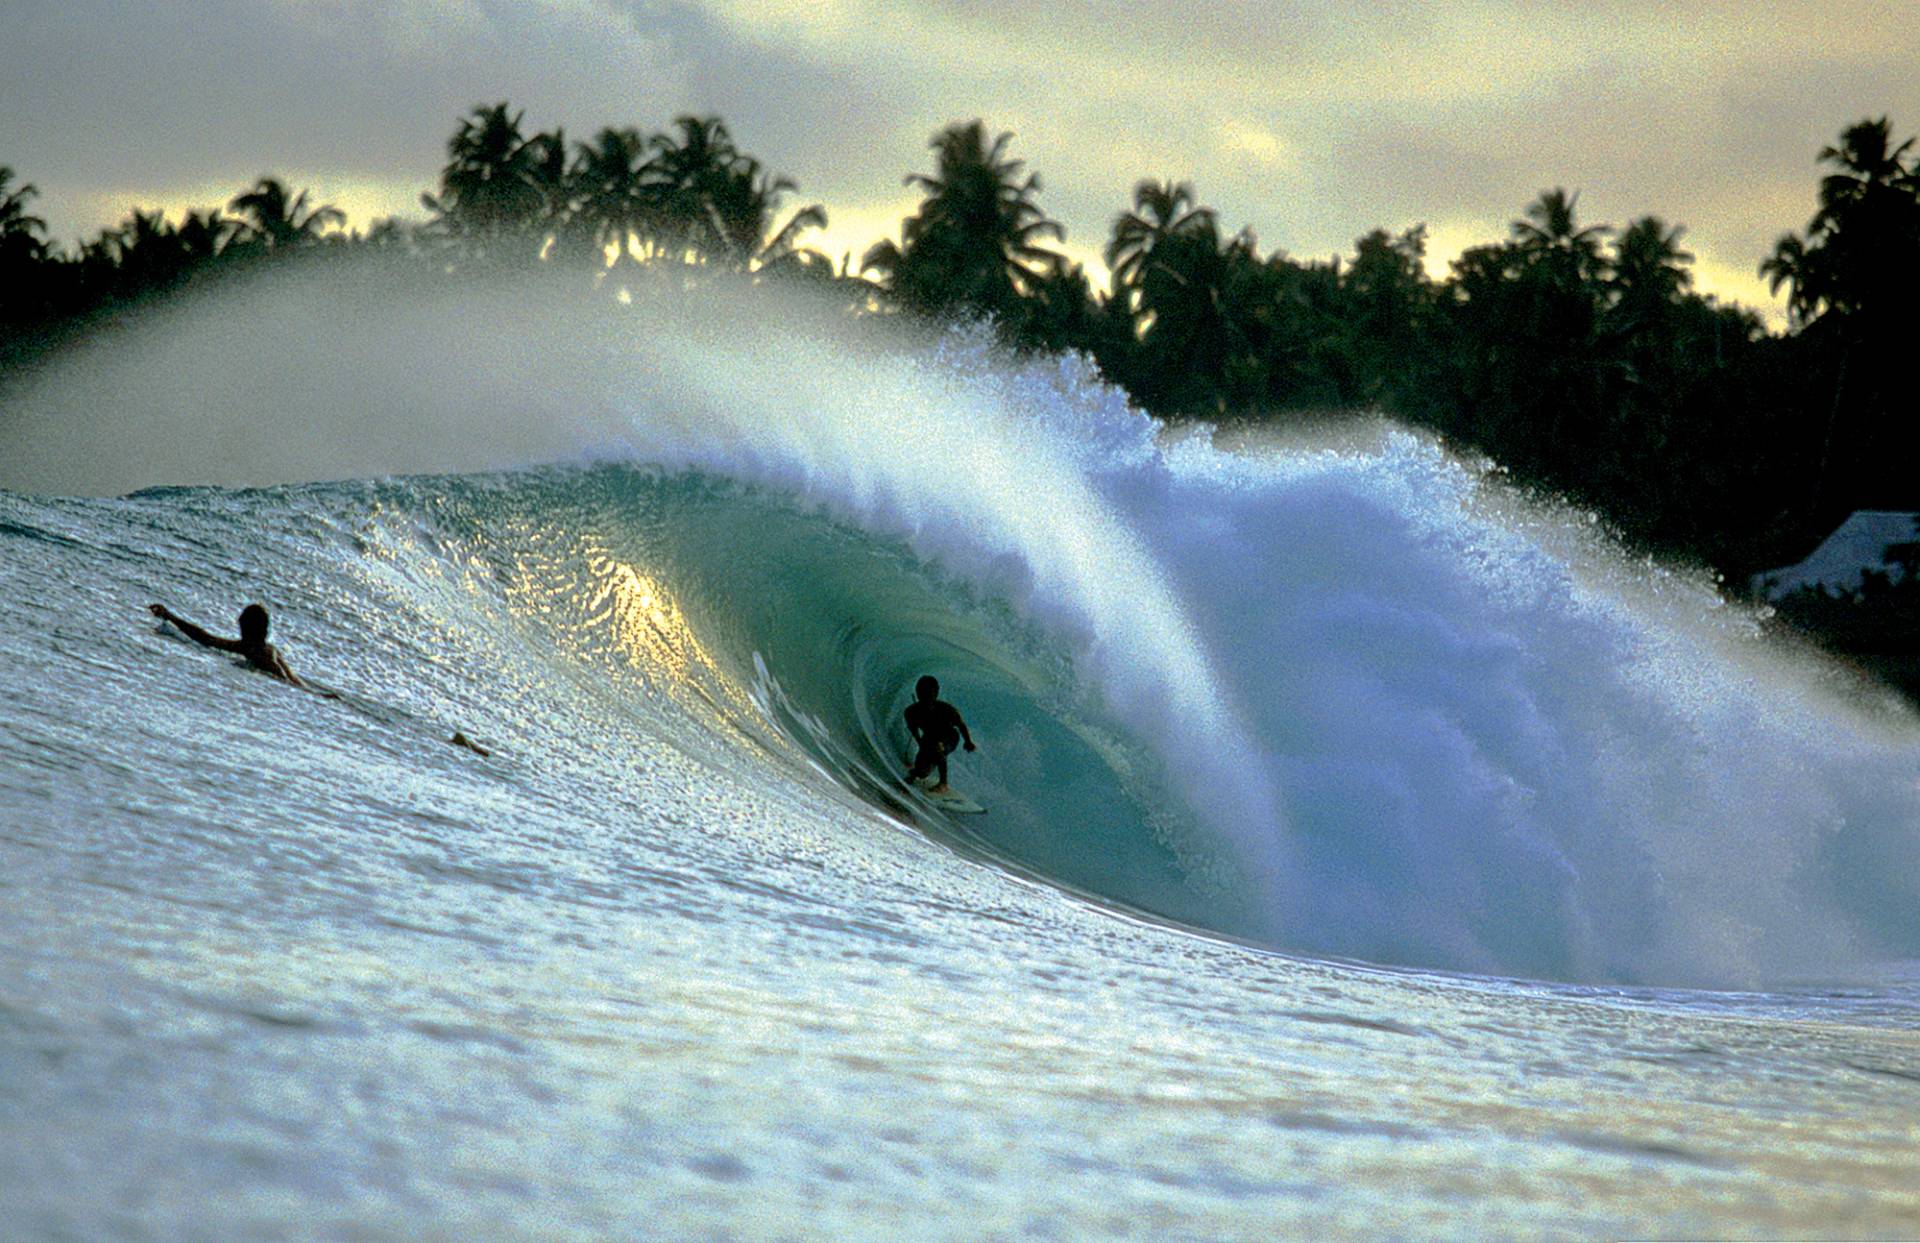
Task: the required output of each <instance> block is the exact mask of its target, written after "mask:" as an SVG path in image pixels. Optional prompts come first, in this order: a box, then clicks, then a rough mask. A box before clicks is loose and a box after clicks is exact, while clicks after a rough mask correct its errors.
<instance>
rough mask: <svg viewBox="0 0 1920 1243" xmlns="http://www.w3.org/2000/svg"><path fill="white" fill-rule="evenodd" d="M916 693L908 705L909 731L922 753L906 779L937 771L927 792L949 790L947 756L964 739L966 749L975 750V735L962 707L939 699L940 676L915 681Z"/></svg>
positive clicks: (909, 770)
mask: <svg viewBox="0 0 1920 1243" xmlns="http://www.w3.org/2000/svg"><path fill="white" fill-rule="evenodd" d="M913 693H914V694H915V695H917V696H918V697H919V698H918V699H917V700H916V701H915V702H913V703H910V704H908V705H907V732H908V733H910V734H912V735H913V740H914V741H915V742H917V743H919V744H920V754H919V755H918V756H917V757H915V759H914V761H913V767H912V768H910V769H908V770H907V780H908V781H921V780H924V779H925V778H926V776H927V774H928V773H930V772H935V771H937V772H938V773H939V779H938V780H937V781H935V782H934V783H933V785H931V786H929V787H928V788H927V793H929V794H945V793H947V792H948V789H949V787H948V785H947V756H948V754H950V753H951V752H952V751H953V746H954V744H955V743H957V742H960V741H962V740H965V743H966V748H967V750H969V751H972V750H974V749H975V748H974V745H973V735H972V734H971V733H969V732H967V723H966V722H965V721H963V720H961V719H960V710H959V709H958V708H956V707H954V706H953V705H952V704H950V703H946V702H945V701H943V700H942V699H941V698H940V681H939V679H938V678H935V677H932V676H930V675H929V676H927V677H924V678H921V679H920V680H919V681H918V682H916V683H914V687H913Z"/></svg>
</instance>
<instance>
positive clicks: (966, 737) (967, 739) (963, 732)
mask: <svg viewBox="0 0 1920 1243" xmlns="http://www.w3.org/2000/svg"><path fill="white" fill-rule="evenodd" d="M953 723H954V724H955V725H958V726H959V727H960V740H961V742H962V743H963V744H964V745H965V746H966V748H967V750H969V751H972V750H975V749H976V748H975V747H974V745H973V735H972V734H971V733H969V732H968V731H967V723H966V721H964V720H962V719H961V716H960V710H959V709H958V708H955V709H954V711H953Z"/></svg>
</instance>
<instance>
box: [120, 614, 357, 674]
mask: <svg viewBox="0 0 1920 1243" xmlns="http://www.w3.org/2000/svg"><path fill="white" fill-rule="evenodd" d="M147 612H149V613H152V614H153V615H154V616H155V617H158V618H159V619H160V620H161V621H164V622H172V623H173V626H174V629H176V630H178V631H179V632H180V633H181V634H183V635H186V636H187V637H188V638H189V639H192V640H193V641H194V642H195V643H198V644H200V645H201V646H202V647H210V648H213V649H215V650H216V651H221V652H232V653H233V654H234V655H236V656H239V657H240V658H241V659H243V660H245V661H246V662H247V668H249V669H258V670H259V671H260V672H261V673H264V674H266V675H268V676H269V677H275V678H279V679H280V680H281V681H282V682H285V683H286V684H287V685H289V686H305V685H306V683H305V682H302V681H301V680H300V679H299V678H297V677H295V676H294V672H293V670H291V669H289V668H287V662H286V660H285V659H284V658H282V657H281V655H280V652H279V650H278V649H277V648H275V647H274V646H273V644H271V643H269V642H267V610H266V609H265V608H263V607H262V606H260V605H258V604H249V605H248V606H247V607H246V608H243V609H241V610H240V637H239V638H237V639H223V638H221V637H220V636H219V635H217V634H209V633H207V632H206V631H205V630H202V629H201V628H200V627H198V626H196V625H194V624H193V623H192V622H190V621H188V620H187V619H186V618H184V617H182V616H180V615H179V614H178V613H176V612H174V611H173V610H172V609H170V608H168V607H167V606H166V605H164V604H149V605H148V606H147ZM321 694H323V695H326V694H331V692H328V691H322V692H321Z"/></svg>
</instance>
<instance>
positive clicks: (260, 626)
mask: <svg viewBox="0 0 1920 1243" xmlns="http://www.w3.org/2000/svg"><path fill="white" fill-rule="evenodd" d="M240 637H241V638H242V639H244V640H245V641H246V642H248V643H265V642H266V641H267V610H266V609H264V608H262V607H261V606H259V605H257V604H249V605H248V606H247V607H246V608H243V609H241V610H240Z"/></svg>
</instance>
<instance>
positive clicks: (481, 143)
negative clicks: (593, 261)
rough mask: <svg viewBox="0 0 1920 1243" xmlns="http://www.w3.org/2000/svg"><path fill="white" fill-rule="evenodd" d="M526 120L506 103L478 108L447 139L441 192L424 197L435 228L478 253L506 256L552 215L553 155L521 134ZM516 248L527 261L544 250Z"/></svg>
mask: <svg viewBox="0 0 1920 1243" xmlns="http://www.w3.org/2000/svg"><path fill="white" fill-rule="evenodd" d="M524 115H525V114H524V113H519V112H512V113H510V112H509V111H508V108H507V105H506V103H504V102H501V103H497V104H495V105H493V106H492V107H490V108H475V109H474V110H473V112H472V113H471V114H470V115H469V116H467V117H466V118H464V119H463V120H462V121H461V122H460V128H459V129H458V130H456V131H455V132H454V135H453V137H452V138H450V139H448V140H447V164H446V167H445V168H443V169H442V170H441V172H440V193H439V194H437V195H434V194H423V195H421V196H420V201H421V203H422V205H424V206H425V207H426V209H427V210H428V211H430V212H432V213H433V214H434V224H435V226H436V227H437V228H438V229H439V230H440V231H441V232H442V233H444V234H446V235H447V236H449V237H451V238H453V239H454V240H455V241H456V243H458V244H459V245H461V246H463V247H465V248H466V249H468V250H470V251H472V252H474V253H477V254H480V255H490V256H492V257H494V258H505V257H507V252H506V251H505V250H502V249H501V248H500V243H501V242H502V241H503V240H504V239H506V238H509V237H520V238H525V237H527V236H528V235H531V234H532V233H534V231H535V228H536V226H537V225H539V224H540V222H541V220H542V218H543V216H544V215H545V213H546V211H547V205H548V195H547V192H546V191H545V190H544V189H543V188H542V180H543V171H544V170H545V169H546V167H547V161H550V159H551V153H550V152H549V151H548V150H547V143H546V142H544V141H543V142H542V143H540V144H538V145H536V144H533V143H530V142H529V141H528V139H527V137H526V136H525V135H524V134H522V133H521V131H520V121H521V118H522V117H523V116H524ZM514 249H516V250H518V251H519V253H521V254H522V255H523V257H525V256H527V255H531V256H537V255H538V251H539V248H538V247H533V248H531V249H530V250H523V249H520V248H514Z"/></svg>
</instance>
